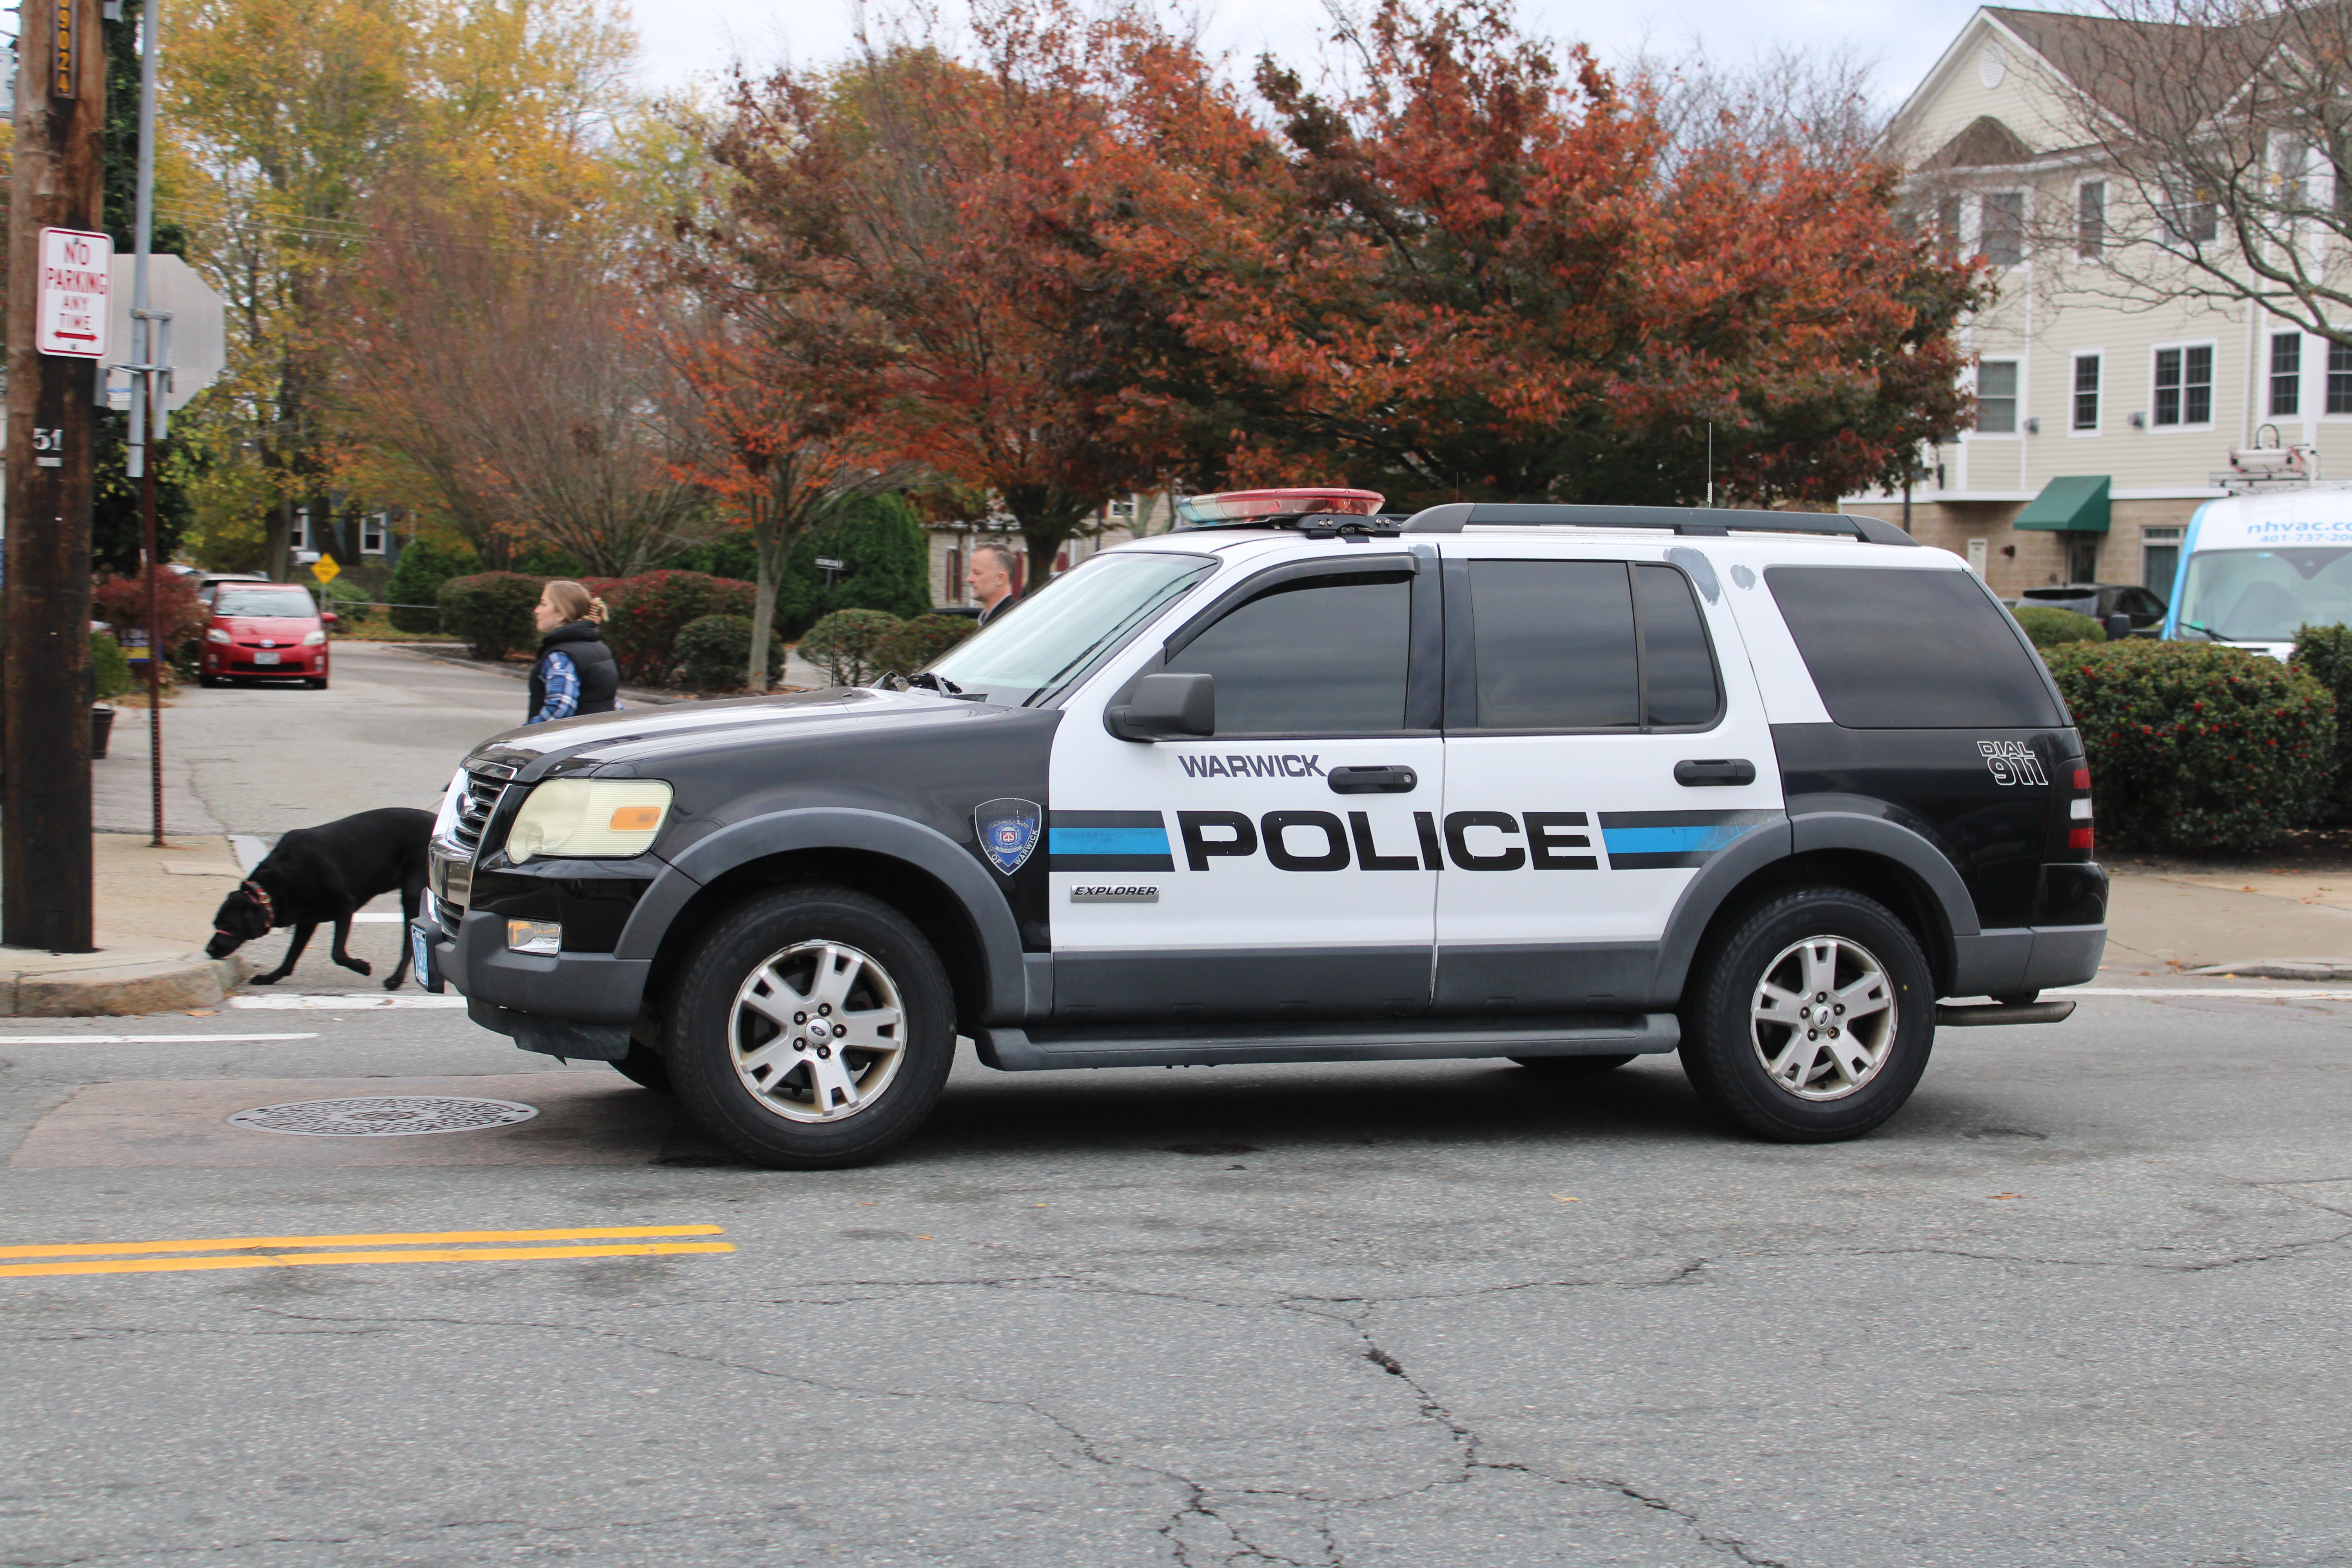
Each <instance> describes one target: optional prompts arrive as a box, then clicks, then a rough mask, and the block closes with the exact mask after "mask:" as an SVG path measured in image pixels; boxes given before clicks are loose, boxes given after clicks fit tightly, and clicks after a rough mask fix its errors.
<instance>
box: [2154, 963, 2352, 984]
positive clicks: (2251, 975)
mask: <svg viewBox="0 0 2352 1568" xmlns="http://www.w3.org/2000/svg"><path fill="white" fill-rule="evenodd" d="M2188 973H2191V974H2234V975H2237V976H2239V977H2241V978H2242V979H2246V980H2352V958H2250V959H2248V960H2247V961H2246V962H2245V963H2209V964H2206V965H2205V966H2204V967H2203V968H2201V969H2192V970H2189V972H2188Z"/></svg>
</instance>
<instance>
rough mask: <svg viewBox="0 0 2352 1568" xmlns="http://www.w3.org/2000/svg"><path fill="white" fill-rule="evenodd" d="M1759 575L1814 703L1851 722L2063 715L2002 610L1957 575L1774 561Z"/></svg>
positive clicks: (2004, 722)
mask: <svg viewBox="0 0 2352 1568" xmlns="http://www.w3.org/2000/svg"><path fill="white" fill-rule="evenodd" d="M1764 581H1765V582H1766V583H1768V584H1770V586H1771V589H1772V597H1773V599H1774V601H1775V602H1776V603H1778V604H1779V605H1780V615H1781V618H1782V619H1784V620H1786V621H1787V622H1788V623H1789V631H1790V635H1791V636H1792V637H1795V638H1796V639H1797V651H1798V652H1800V653H1801V654H1802V655H1803V656H1804V659H1805V668H1806V669H1808V670H1810V671H1811V674H1812V677H1813V685H1814V686H1815V687H1816V688H1817V689H1819V690H1820V692H1821V694H1822V705H1823V706H1825V707H1827V708H1828V709H1829V710H1830V717H1831V718H1832V719H1834V720H1835V721H1837V722H1839V723H1841V724H1843V725H1845V726H1847V727H1848V728H1850V729H1855V730H1973V729H1988V730H2004V729H2006V730H2025V729H2036V728H2042V727H2045V726H2049V725H2053V724H2057V723H2060V722H2063V721H2062V720H2061V719H2060V717H2059V713H2058V709H2057V705H2056V704H2055V703H2054V702H2053V701H2052V700H2051V697H2050V689H2049V685H2048V682H2047V680H2046V679H2045V678H2044V677H2043V675H2042V669H2041V667H2040V665H2039V663H2038V662H2037V661H2036V660H2035V658H2034V657H2033V656H2032V654H2030V653H2028V652H2027V651H2026V650H2025V647H2024V645H2023V644H2022V643H2021V641H2020V640H2019V639H2018V636H2017V633H2016V631H2015V630H2014V628H2013V627H2012V626H2011V621H2010V618H2009V616H2007V615H2005V614H2003V613H2002V611H2001V608H2000V605H1996V604H1994V603H1993V602H1992V600H1991V598H1990V597H1989V596H1988V595H1986V593H1985V592H1984V590H1983V589H1982V588H1980V587H1979V586H1978V585H1977V584H1976V580H1975V579H1974V578H1972V577H1969V576H1968V575H1966V574H1962V573H1959V572H1917V571H1903V570H1900V569H1895V570H1888V569H1885V568H1876V567H1869V566H1774V567H1770V568H1768V569H1767V570H1766V572H1765V574H1764Z"/></svg>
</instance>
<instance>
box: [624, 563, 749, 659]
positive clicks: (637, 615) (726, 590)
mask: <svg viewBox="0 0 2352 1568" xmlns="http://www.w3.org/2000/svg"><path fill="white" fill-rule="evenodd" d="M582 585H583V587H585V588H586V589H587V590H588V591H589V592H590V593H592V594H593V595H596V596H597V597H598V598H600V599H602V600H604V605H605V608H606V611H607V612H608V613H607V614H606V615H605V616H604V642H605V645H606V646H607V647H611V648H612V650H613V657H614V658H616V659H618V660H619V661H620V665H621V676H622V679H625V680H632V681H635V682H638V683H639V684H642V685H658V684H659V683H660V682H662V681H663V680H665V679H668V677H669V672H670V669H671V667H673V666H674V665H676V664H677V637H678V634H679V633H680V632H682V631H684V630H685V629H686V626H687V623H688V622H689V621H698V620H700V619H702V617H703V616H750V615H751V601H752V598H753V597H754V595H756V594H757V592H758V590H756V589H754V588H753V587H752V586H751V584H749V583H739V582H735V581H733V580H731V579H730V578H726V577H707V576H705V575H703V574H701V573H699V572H647V573H646V574H643V575H641V576H636V577H626V578H622V579H620V580H618V581H614V580H613V579H610V578H597V579H593V580H591V581H589V582H586V583H584V584H582ZM747 657H748V656H747Z"/></svg>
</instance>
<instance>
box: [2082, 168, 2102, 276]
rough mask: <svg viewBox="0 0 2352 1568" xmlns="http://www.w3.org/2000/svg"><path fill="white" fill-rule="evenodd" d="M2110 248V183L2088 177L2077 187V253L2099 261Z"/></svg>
mask: <svg viewBox="0 0 2352 1568" xmlns="http://www.w3.org/2000/svg"><path fill="white" fill-rule="evenodd" d="M2106 248H2107V183H2106V181H2105V180H2086V181H2084V183H2083V184H2080V185H2078V186H2076V187H2075V188H2074V254H2075V255H2076V256H2079V257H2081V258H2083V259H2084V260H2085V261H2096V260H2097V259H2098V258H2100V257H2101V256H2103V255H2105V252H2106Z"/></svg>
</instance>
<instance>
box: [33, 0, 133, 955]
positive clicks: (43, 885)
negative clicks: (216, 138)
mask: <svg viewBox="0 0 2352 1568" xmlns="http://www.w3.org/2000/svg"><path fill="white" fill-rule="evenodd" d="M99 11H100V6H99V0H23V4H22V5H21V6H20V7H19V9H18V12H17V16H18V20H19V26H18V32H17V36H16V37H17V43H16V47H17V57H18V63H17V72H16V165H15V174H14V180H13V184H12V192H11V197H10V211H9V232H8V448H7V452H8V541H7V556H6V584H5V594H6V608H5V616H0V619H5V627H0V638H5V640H0V658H5V668H4V669H0V706H5V713H0V717H5V737H0V768H5V775H0V942H5V943H6V944H7V945H9V946H11V947H28V948H45V949H47V950H49V951H51V952H89V951H90V949H91V946H92V942H91V915H92V911H91V900H92V894H91V886H90V838H89V834H90V812H89V514H90V499H91V486H92V479H93V464H92V461H91V452H90V435H91V425H92V418H91V416H92V411H93V405H92V395H93V390H94V388H93V383H94V381H95V378H96V377H97V376H98V375H99V374H100V371H99V369H98V366H97V364H96V363H95V361H94V360H92V359H89V358H79V357H72V358H69V357H63V356H61V355H59V354H58V353H42V352H41V351H40V349H39V347H38V346H37V343H36V341H35V340H36V333H37V327H38V325H39V313H40V307H39V303H38V296H39V295H40V294H41V292H42V288H41V284H42V276H41V269H42V251H43V243H44V237H43V231H44V230H46V229H77V230H85V231H89V230H98V229H100V228H102V227H103V212H102V201H101V184H100V178H101V170H102V167H103V161H104V149H103V135H104V132H105V128H106V47H105V40H104V38H103V37H101V35H100V26H101V24H100V14H99ZM99 265H100V267H101V268H102V267H103V266H105V263H104V262H102V261H101V262H100V263H99ZM99 303H100V329H99V330H100V331H101V332H102V331H103V330H104V329H103V312H104V306H105V301H104V298H103V290H102V289H101V290H100V301H99ZM159 651H160V650H158V649H150V650H149V652H150V654H151V656H152V654H154V653H156V652H159Z"/></svg>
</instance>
